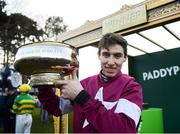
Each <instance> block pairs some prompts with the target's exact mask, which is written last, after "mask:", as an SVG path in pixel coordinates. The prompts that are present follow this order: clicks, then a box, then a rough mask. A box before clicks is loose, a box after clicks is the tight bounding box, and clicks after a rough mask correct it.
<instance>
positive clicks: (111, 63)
mask: <svg viewBox="0 0 180 134" xmlns="http://www.w3.org/2000/svg"><path fill="white" fill-rule="evenodd" d="M107 63H108V64H109V65H114V64H115V58H114V57H113V55H111V56H110V57H109V58H108V59H107Z"/></svg>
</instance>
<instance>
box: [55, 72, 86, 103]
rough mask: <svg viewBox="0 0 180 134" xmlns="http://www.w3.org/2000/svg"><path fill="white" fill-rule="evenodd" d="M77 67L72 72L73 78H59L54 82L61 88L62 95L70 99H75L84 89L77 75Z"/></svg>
mask: <svg viewBox="0 0 180 134" xmlns="http://www.w3.org/2000/svg"><path fill="white" fill-rule="evenodd" d="M76 72H77V69H75V70H74V71H73V73H72V78H73V80H58V81H55V82H54V84H55V86H56V87H58V88H59V89H61V95H62V97H64V98H66V99H70V100H74V99H75V98H76V96H77V95H78V94H79V93H80V92H81V91H82V90H83V87H82V85H81V83H80V81H79V80H78V79H77V76H76Z"/></svg>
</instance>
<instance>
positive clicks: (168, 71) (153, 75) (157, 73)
mask: <svg viewBox="0 0 180 134" xmlns="http://www.w3.org/2000/svg"><path fill="white" fill-rule="evenodd" d="M179 71H180V67H179V66H171V67H166V68H160V69H159V70H157V69H156V70H153V71H152V72H143V80H144V81H145V80H151V79H158V78H163V77H166V76H173V75H177V74H178V72H179Z"/></svg>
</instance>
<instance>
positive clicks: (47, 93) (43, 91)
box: [38, 86, 61, 116]
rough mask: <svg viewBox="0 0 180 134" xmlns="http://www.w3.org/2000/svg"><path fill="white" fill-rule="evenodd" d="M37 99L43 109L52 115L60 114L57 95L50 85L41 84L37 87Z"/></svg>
mask: <svg viewBox="0 0 180 134" xmlns="http://www.w3.org/2000/svg"><path fill="white" fill-rule="evenodd" d="M38 99H39V100H40V102H41V104H42V106H43V109H45V110H47V111H48V113H50V114H52V115H54V116H60V115H61V111H60V108H59V97H58V96H57V95H55V93H54V91H53V89H52V87H50V86H41V87H39V88H38Z"/></svg>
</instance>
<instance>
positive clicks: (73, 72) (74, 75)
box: [72, 68, 78, 80]
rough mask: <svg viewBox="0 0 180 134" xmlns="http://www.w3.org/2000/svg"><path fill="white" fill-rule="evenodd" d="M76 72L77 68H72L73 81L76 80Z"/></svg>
mask: <svg viewBox="0 0 180 134" xmlns="http://www.w3.org/2000/svg"><path fill="white" fill-rule="evenodd" d="M77 71H78V68H74V70H73V71H72V79H73V80H77V79H78V77H77Z"/></svg>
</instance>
